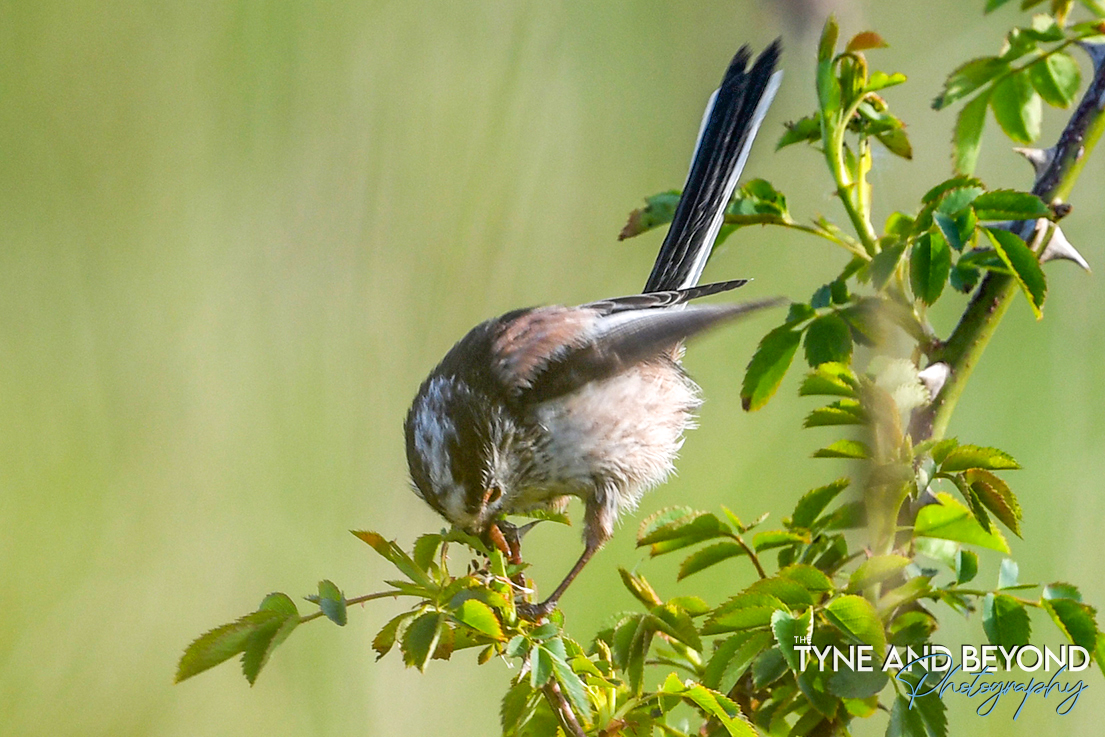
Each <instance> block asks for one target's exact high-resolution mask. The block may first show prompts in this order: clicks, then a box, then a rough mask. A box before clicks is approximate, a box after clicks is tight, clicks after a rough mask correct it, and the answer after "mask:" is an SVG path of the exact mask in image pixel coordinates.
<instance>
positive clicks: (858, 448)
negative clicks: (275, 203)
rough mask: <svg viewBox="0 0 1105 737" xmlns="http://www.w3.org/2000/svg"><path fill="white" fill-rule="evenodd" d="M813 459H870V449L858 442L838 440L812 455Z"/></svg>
mask: <svg viewBox="0 0 1105 737" xmlns="http://www.w3.org/2000/svg"><path fill="white" fill-rule="evenodd" d="M813 457H814V458H855V459H864V458H870V457H871V451H870V449H869V448H868V447H867V446H866V445H864V444H863V443H861V442H859V441H858V440H838V441H836V442H835V443H833V444H832V445H829V446H826V447H824V448H822V449H821V450H818V451H816V452H815V453H814V454H813Z"/></svg>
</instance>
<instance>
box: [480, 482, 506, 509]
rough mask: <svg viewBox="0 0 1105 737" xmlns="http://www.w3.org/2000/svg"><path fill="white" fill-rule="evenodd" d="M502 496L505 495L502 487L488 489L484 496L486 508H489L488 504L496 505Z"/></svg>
mask: <svg viewBox="0 0 1105 737" xmlns="http://www.w3.org/2000/svg"><path fill="white" fill-rule="evenodd" d="M502 495H503V490H502V488H501V487H498V486H492V487H489V488H488V489H487V491H485V492H484V494H483V503H484V506H487V505H488V504H494V503H495V502H497V501H499V498H500V497H502Z"/></svg>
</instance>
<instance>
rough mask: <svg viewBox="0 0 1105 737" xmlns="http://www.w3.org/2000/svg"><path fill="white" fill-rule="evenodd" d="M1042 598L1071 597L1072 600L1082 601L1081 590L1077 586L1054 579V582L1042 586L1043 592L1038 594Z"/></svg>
mask: <svg viewBox="0 0 1105 737" xmlns="http://www.w3.org/2000/svg"><path fill="white" fill-rule="evenodd" d="M1040 598H1042V599H1072V600H1074V601H1078V602H1081V601H1082V592H1081V591H1079V590H1078V587H1077V586H1075V585H1073V584H1069V583H1063V582H1062V581H1056V582H1055V583H1049V584H1048V585H1047V586H1044V590H1043V593H1041V594H1040Z"/></svg>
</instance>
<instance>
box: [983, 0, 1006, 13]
mask: <svg viewBox="0 0 1105 737" xmlns="http://www.w3.org/2000/svg"><path fill="white" fill-rule="evenodd" d="M1008 2H1009V0H986V9H985V10H984V11H983V12H984V13H989V12H991V11H994V10H997V9H998V8H1000V7H1001V6H1002V5H1005V4H1006V3H1008Z"/></svg>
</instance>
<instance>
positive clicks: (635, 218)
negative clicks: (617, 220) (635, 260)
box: [618, 189, 680, 241]
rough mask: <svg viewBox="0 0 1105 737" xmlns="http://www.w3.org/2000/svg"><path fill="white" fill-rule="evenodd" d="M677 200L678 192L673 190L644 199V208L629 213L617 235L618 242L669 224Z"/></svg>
mask: <svg viewBox="0 0 1105 737" xmlns="http://www.w3.org/2000/svg"><path fill="white" fill-rule="evenodd" d="M679 198H680V194H679V191H678V190H674V189H673V190H669V191H667V192H661V193H659V194H654V195H652V196H651V197H646V198H645V206H644V207H642V208H639V209H637V210H634V211H633V212H631V213H629V219H628V220H627V221H626V224H625V226H624V227H622V231H621V233H619V234H618V240H620V241H624V240H626V239H627V238H632V237H634V236H637V235H640V234H641V233H646V232H648V231H650V230H652V229H653V228H658V227H660V226H661V225H667V224H668V223H670V222H671V219H672V217H674V215H675V208H676V206H677V205H678V204H679Z"/></svg>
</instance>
